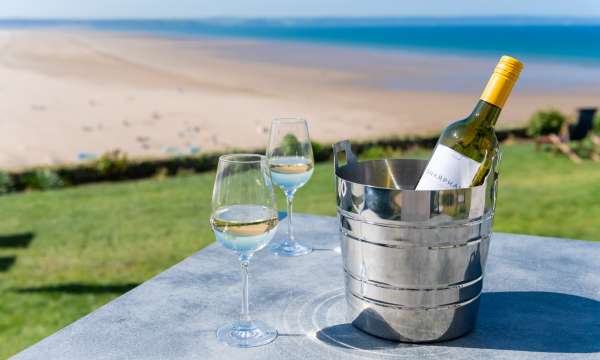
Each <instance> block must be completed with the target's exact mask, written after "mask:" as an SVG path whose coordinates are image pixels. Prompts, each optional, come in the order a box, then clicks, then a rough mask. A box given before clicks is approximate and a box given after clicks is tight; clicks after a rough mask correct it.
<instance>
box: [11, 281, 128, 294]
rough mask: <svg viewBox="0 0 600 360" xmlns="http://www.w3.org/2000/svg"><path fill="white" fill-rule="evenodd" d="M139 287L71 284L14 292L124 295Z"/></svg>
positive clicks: (22, 289)
mask: <svg viewBox="0 0 600 360" xmlns="http://www.w3.org/2000/svg"><path fill="white" fill-rule="evenodd" d="M139 285H140V284H138V283H127V284H107V285H95V284H81V283H69V284H58V285H49V286H39V287H28V288H15V289H12V290H13V291H15V292H19V293H68V294H123V293H126V292H127V291H129V290H131V289H133V288H135V287H137V286H139Z"/></svg>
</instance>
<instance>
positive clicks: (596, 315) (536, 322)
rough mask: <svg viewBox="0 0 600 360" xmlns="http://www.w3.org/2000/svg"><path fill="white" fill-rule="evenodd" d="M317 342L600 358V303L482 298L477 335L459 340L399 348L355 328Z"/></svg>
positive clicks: (325, 333) (510, 295) (523, 295)
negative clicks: (433, 347)
mask: <svg viewBox="0 0 600 360" xmlns="http://www.w3.org/2000/svg"><path fill="white" fill-rule="evenodd" d="M317 338H318V339H319V340H321V341H323V342H325V343H327V344H330V345H333V346H338V347H343V348H348V349H360V350H382V349H393V348H404V347H414V346H440V347H457V348H474V349H495V350H517V351H531V352H546V353H596V352H600V340H599V339H600V302H599V301H596V300H593V299H589V298H585V297H581V296H575V295H568V294H561V293H553V292H534V291H524V292H512V291H510V292H491V293H483V294H482V295H481V307H480V309H479V317H478V320H477V326H476V328H475V330H474V331H473V332H471V333H470V334H468V335H466V336H464V337H461V338H458V339H455V340H450V341H445V342H440V343H430V344H422V345H419V344H403V343H396V342H393V341H388V340H384V339H380V338H377V337H374V336H371V335H368V334H366V333H364V332H362V331H360V330H358V329H357V328H355V327H354V326H352V325H351V324H338V325H334V326H330V327H327V328H324V329H321V330H320V331H319V332H317Z"/></svg>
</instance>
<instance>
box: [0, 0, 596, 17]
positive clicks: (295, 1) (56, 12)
mask: <svg viewBox="0 0 600 360" xmlns="http://www.w3.org/2000/svg"><path fill="white" fill-rule="evenodd" d="M471 15H492V16H494V15H512V16H519V15H526V16H529V15H532V16H584V17H600V0H489V1H486V0H427V1H419V0H411V1H404V0H211V1H205V0H0V18H14V17H18V18H65V17H66V18H114V17H127V18H177V17H179V18H181V17H184V18H194V17H212V16H232V17H282V16H287V17H294V16H471Z"/></svg>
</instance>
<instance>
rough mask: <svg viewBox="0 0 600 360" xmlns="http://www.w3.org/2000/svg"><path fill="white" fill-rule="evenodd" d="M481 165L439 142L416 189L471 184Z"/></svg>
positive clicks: (453, 187) (457, 187)
mask: <svg viewBox="0 0 600 360" xmlns="http://www.w3.org/2000/svg"><path fill="white" fill-rule="evenodd" d="M480 166H481V164H480V163H478V162H477V161H475V160H473V159H471V158H468V157H466V156H464V155H463V154H461V153H459V152H457V151H455V150H453V149H451V148H449V147H448V146H446V145H442V144H438V145H437V146H436V147H435V150H434V152H433V156H432V157H431V160H429V164H427V168H425V172H423V175H422V176H421V180H419V183H418V184H417V187H416V188H415V190H447V189H460V188H467V187H470V186H471V182H472V181H473V178H474V177H475V174H477V170H479V167H480Z"/></svg>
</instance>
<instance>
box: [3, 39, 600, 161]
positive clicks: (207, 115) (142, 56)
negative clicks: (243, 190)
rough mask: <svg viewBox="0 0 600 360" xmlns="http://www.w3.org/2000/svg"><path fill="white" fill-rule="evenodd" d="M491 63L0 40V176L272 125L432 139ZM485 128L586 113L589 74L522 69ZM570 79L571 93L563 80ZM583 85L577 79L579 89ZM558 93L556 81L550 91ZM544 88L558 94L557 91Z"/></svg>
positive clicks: (207, 45)
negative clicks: (548, 114) (304, 122)
mask: <svg viewBox="0 0 600 360" xmlns="http://www.w3.org/2000/svg"><path fill="white" fill-rule="evenodd" d="M494 65H495V62H494V61H492V62H490V61H489V59H482V58H476V59H464V58H460V57H450V56H447V57H439V56H434V55H419V54H409V53H406V54H404V53H401V52H397V51H395V52H385V51H376V50H361V49H348V48H334V47H328V46H316V45H315V46H312V45H294V44H290V43H265V42H257V41H253V40H229V39H228V40H223V39H209V38H206V39H202V38H196V39H191V38H180V39H176V38H167V37H151V36H147V35H141V34H140V35H135V34H127V35H125V34H119V33H111V32H87V31H67V30H65V31H34V30H28V31H24V30H23V31H21V30H3V31H1V32H0V78H1V79H2V82H1V83H0V96H1V99H2V103H1V105H0V106H1V109H2V111H1V112H0V168H4V169H17V168H24V167H31V166H36V165H42V164H56V163H71V162H76V161H79V160H80V159H82V158H85V157H93V156H98V155H100V154H102V153H103V152H106V151H109V150H113V149H121V150H123V151H125V152H126V153H128V154H129V155H130V156H132V157H148V156H168V155H172V154H175V153H178V152H179V153H189V152H190V151H208V150H215V149H219V150H221V149H228V148H234V147H235V148H255V147H262V146H264V145H265V144H266V141H267V136H268V126H269V124H270V120H271V119H272V118H274V117H304V118H306V119H308V120H309V122H310V130H311V134H312V137H313V138H314V139H315V140H318V141H327V142H331V141H337V140H341V139H344V138H351V139H366V138H374V137H381V136H392V135H397V136H403V135H411V134H420V135H422V134H433V133H436V132H438V131H439V130H440V129H441V128H442V127H444V126H445V124H447V123H448V122H449V121H452V120H455V119H458V118H461V117H463V116H464V115H466V114H467V113H468V112H469V111H470V110H471V109H472V107H473V105H474V103H475V101H476V100H477V98H478V96H479V94H480V91H481V89H482V88H483V86H484V84H485V81H486V80H487V78H488V76H489V73H490V71H491V69H492V68H493V66H494ZM525 72H529V73H530V74H531V75H528V76H529V77H528V78H524V82H523V84H522V86H520V87H519V88H517V89H516V91H515V94H514V95H513V97H512V98H511V100H510V101H509V104H508V105H507V108H506V109H505V111H504V113H503V115H502V117H501V119H500V123H499V126H500V127H513V126H519V125H523V124H524V123H525V122H526V121H527V119H528V118H529V116H530V115H531V113H532V112H533V111H535V110H536V109H539V108H546V107H554V108H558V109H561V110H563V111H565V112H566V113H569V114H573V113H574V112H575V109H576V108H577V107H580V106H590V105H596V106H597V105H600V104H599V103H598V102H599V101H600V100H598V99H599V98H600V96H599V95H600V80H595V81H592V80H589V79H600V69H598V68H595V67H589V68H585V67H583V66H575V65H572V66H571V65H560V64H550V63H539V64H533V65H531V64H526V70H525ZM567 73H568V74H573V75H572V77H571V78H573V77H574V78H575V80H576V79H577V78H581V80H580V81H578V82H577V81H575V82H573V83H570V82H566V80H564V79H563V80H561V78H564V74H567ZM586 79H588V80H586ZM560 81H563V82H562V83H559V82H560ZM557 84H558V85H557Z"/></svg>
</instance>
